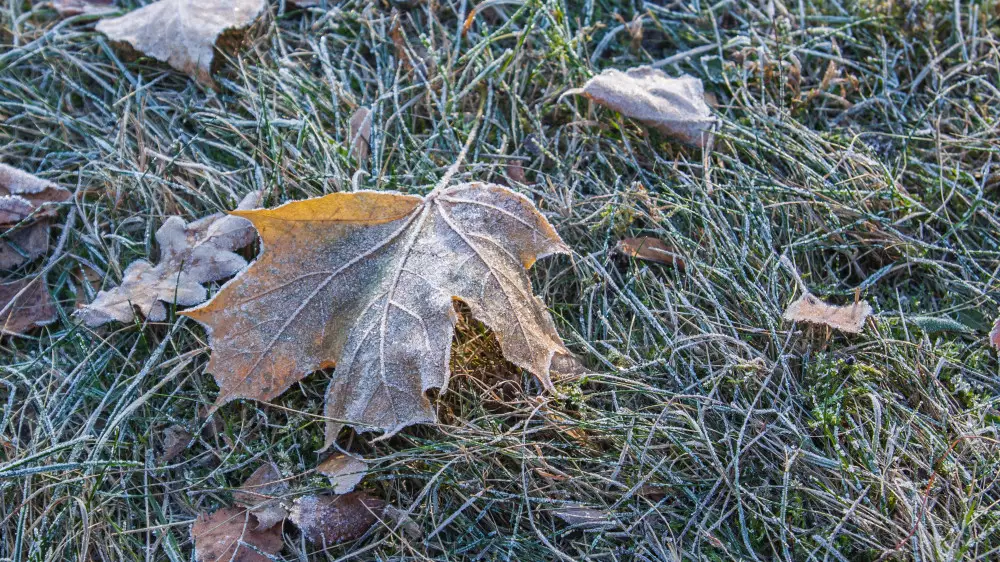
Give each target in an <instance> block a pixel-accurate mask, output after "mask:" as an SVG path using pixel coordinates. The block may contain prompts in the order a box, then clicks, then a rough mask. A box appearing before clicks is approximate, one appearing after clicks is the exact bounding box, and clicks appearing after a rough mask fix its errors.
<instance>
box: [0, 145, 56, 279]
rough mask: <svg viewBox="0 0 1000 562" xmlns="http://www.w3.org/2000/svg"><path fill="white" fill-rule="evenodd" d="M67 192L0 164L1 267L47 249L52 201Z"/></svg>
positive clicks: (53, 212)
mask: <svg viewBox="0 0 1000 562" xmlns="http://www.w3.org/2000/svg"><path fill="white" fill-rule="evenodd" d="M69 197H70V192H69V191H68V190H66V189H64V188H62V187H59V186H58V185H56V184H54V183H52V182H50V181H47V180H43V179H41V178H38V177H35V176H33V175H31V174H29V173H27V172H24V171H21V170H18V169H17V168H13V167H11V166H7V165H6V164H0V269H12V268H14V267H17V266H19V265H21V264H22V263H25V262H27V261H30V260H33V259H35V258H37V257H39V256H42V255H44V254H45V253H46V252H47V251H48V249H49V220H50V219H51V218H52V217H54V216H55V214H56V209H55V207H54V206H53V205H51V203H60V202H62V201H65V200H67V199H69Z"/></svg>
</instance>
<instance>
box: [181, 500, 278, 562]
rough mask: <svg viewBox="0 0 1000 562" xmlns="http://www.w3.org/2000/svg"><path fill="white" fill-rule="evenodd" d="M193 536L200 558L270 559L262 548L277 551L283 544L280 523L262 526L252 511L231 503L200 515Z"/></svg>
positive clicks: (230, 561)
mask: <svg viewBox="0 0 1000 562" xmlns="http://www.w3.org/2000/svg"><path fill="white" fill-rule="evenodd" d="M191 536H192V538H193V539H194V552H195V557H196V558H197V559H198V562H270V560H271V558H268V557H267V556H265V555H263V554H261V553H260V552H264V553H267V554H270V555H274V554H277V553H278V552H280V551H281V546H282V540H281V526H280V525H275V526H273V527H271V528H269V529H264V530H259V529H258V524H257V518H256V517H254V515H253V514H252V513H249V512H247V511H246V510H243V509H236V508H232V507H225V508H222V509H220V510H218V511H216V512H214V513H212V514H210V515H205V514H201V515H199V516H198V518H197V519H196V520H195V522H194V527H193V528H192V529H191ZM251 547H252V548H251ZM255 549H256V550H255ZM257 550H259V551H260V552H257Z"/></svg>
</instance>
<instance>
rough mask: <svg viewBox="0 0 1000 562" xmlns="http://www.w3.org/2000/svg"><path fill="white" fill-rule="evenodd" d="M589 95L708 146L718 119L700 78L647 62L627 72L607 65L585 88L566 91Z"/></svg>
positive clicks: (683, 137)
mask: <svg viewBox="0 0 1000 562" xmlns="http://www.w3.org/2000/svg"><path fill="white" fill-rule="evenodd" d="M569 94H582V95H584V96H586V97H587V98H589V99H591V100H593V101H595V102H597V103H599V104H601V105H603V106H605V107H607V108H609V109H612V110H614V111H617V112H619V113H621V114H622V115H625V116H627V117H632V118H634V119H637V120H639V121H642V122H643V123H645V124H647V125H649V126H651V127H654V128H656V129H659V130H660V131H662V132H663V133H664V134H666V135H670V136H672V137H674V138H676V139H678V140H680V141H683V142H686V143H689V144H693V145H696V146H705V145H706V144H707V142H708V139H709V138H710V137H711V134H712V128H713V126H714V125H715V123H716V120H715V118H714V117H712V111H711V110H710V109H709V108H708V105H707V104H706V103H705V90H704V88H703V86H702V83H701V80H699V79H697V78H694V77H691V76H687V75H684V76H681V77H680V78H671V77H669V76H667V75H666V74H665V73H664V72H663V71H661V70H659V69H655V68H651V67H648V66H640V67H638V68H630V69H628V70H626V71H625V72H622V71H620V70H617V69H613V68H611V69H608V70H605V71H604V72H602V73H600V74H598V75H597V76H594V77H593V78H591V79H590V80H588V81H587V83H586V84H584V85H583V87H582V88H577V89H573V90H569V91H568V92H566V93H565V94H563V95H564V96H565V95H569Z"/></svg>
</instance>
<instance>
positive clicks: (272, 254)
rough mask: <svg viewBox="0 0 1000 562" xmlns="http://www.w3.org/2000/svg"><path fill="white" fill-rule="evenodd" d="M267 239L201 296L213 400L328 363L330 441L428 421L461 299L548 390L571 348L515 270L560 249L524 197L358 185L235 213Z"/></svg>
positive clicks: (490, 190)
mask: <svg viewBox="0 0 1000 562" xmlns="http://www.w3.org/2000/svg"><path fill="white" fill-rule="evenodd" d="M234 214H236V215H238V216H242V217H246V218H248V219H250V220H251V221H252V222H253V224H254V226H255V227H256V228H257V230H258V232H259V233H260V236H261V239H262V241H263V247H264V251H263V253H262V254H261V256H260V257H259V258H258V260H257V261H256V262H254V263H253V264H252V265H251V266H250V267H249V268H248V269H247V270H246V271H245V272H243V273H242V274H241V275H239V276H237V277H236V278H234V279H233V280H231V281H230V282H228V283H227V284H226V285H225V286H224V287H223V288H222V289H221V290H220V292H219V293H218V294H217V295H216V296H215V297H214V298H213V299H212V300H211V301H209V302H208V303H205V304H204V305H202V306H200V307H197V308H194V309H191V310H188V311H186V312H184V314H185V315H187V316H190V317H192V318H194V319H195V320H197V321H199V322H201V323H202V324H204V325H205V326H206V328H207V330H208V332H209V337H210V344H211V347H212V355H211V359H210V360H209V364H208V371H209V372H210V373H212V374H213V375H215V379H216V381H217V382H218V384H219V386H220V391H219V396H218V398H217V400H216V403H215V404H216V407H218V406H221V405H223V404H225V403H227V402H229V401H232V400H235V399H237V398H251V399H255V400H264V401H266V400H270V399H272V398H275V397H277V396H278V395H280V394H281V393H282V392H284V390H285V389H287V388H288V387H289V386H290V385H292V384H294V383H295V382H297V381H299V380H301V379H302V378H303V377H304V376H305V375H307V374H309V373H310V372H312V371H315V370H318V369H323V368H326V367H331V366H334V365H336V370H335V371H334V373H333V376H332V378H331V381H330V386H329V390H328V391H327V397H326V409H325V414H326V416H327V417H328V418H331V419H332V420H336V421H330V422H328V423H327V446H329V445H330V443H331V442H332V440H333V439H335V438H336V435H337V433H338V431H339V430H340V428H341V427H342V423H346V424H349V425H352V426H354V427H355V428H356V429H358V430H359V431H372V430H382V431H385V432H387V433H388V434H390V435H391V434H393V433H395V432H397V431H399V430H400V429H402V428H403V427H405V426H407V425H410V424H414V423H421V422H432V421H434V420H435V416H434V411H433V409H432V408H431V404H430V401H429V400H428V399H427V397H426V396H425V394H424V393H425V391H427V390H428V389H432V388H440V389H442V391H443V390H445V389H446V388H447V384H448V375H449V370H448V362H449V355H450V351H451V339H452V335H453V334H454V327H455V322H456V313H455V310H454V303H453V299H460V300H462V301H463V302H464V303H465V304H466V305H467V306H468V307H469V309H470V310H471V311H472V315H473V316H474V317H475V318H477V319H479V320H480V321H482V322H483V323H484V324H486V325H487V326H488V327H490V328H491V329H492V330H493V331H494V332H495V333H496V335H497V337H498V339H499V340H500V343H501V349H502V351H503V354H504V355H505V356H506V357H507V359H508V360H510V361H511V362H513V363H514V364H516V365H518V366H520V367H522V368H524V369H526V370H528V371H530V372H531V373H533V374H534V375H535V376H536V377H537V378H538V379H539V380H540V381H541V383H542V385H543V386H544V387H545V388H546V389H552V388H553V384H552V382H551V380H550V377H549V368H550V365H551V364H552V361H553V356H555V355H556V354H560V355H568V351H567V350H566V348H565V347H564V346H563V343H562V340H561V339H560V338H559V335H558V334H557V333H556V330H555V327H554V325H553V322H552V319H551V317H550V316H549V313H548V311H547V310H546V308H545V305H544V304H543V303H542V301H541V300H540V299H539V298H538V297H536V296H535V295H534V294H533V293H532V290H531V282H530V280H529V278H528V276H527V275H526V272H525V269H526V268H529V267H531V265H532V264H534V262H535V260H536V259H538V258H540V257H543V256H547V255H550V254H554V253H565V252H568V248H567V247H566V245H565V244H564V243H563V242H562V240H561V239H560V238H559V235H558V234H556V232H555V230H554V229H553V228H552V226H551V225H550V224H549V223H548V221H547V220H546V219H545V218H544V217H543V216H542V215H541V213H539V212H538V210H537V209H536V208H535V206H534V205H533V204H532V203H531V202H530V201H529V200H528V199H527V198H525V197H524V196H522V195H519V194H516V193H514V192H513V191H510V190H509V189H507V188H505V187H501V186H497V185H490V184H482V183H468V184H462V185H457V186H454V187H450V188H447V189H443V190H435V191H434V192H432V193H431V194H429V195H428V196H427V197H425V198H421V197H417V196H412V195H403V194H398V193H384V192H371V191H359V192H355V193H334V194H330V195H326V196H324V197H319V198H314V199H307V200H304V201H297V202H293V203H288V204H285V205H282V206H281V207H278V208H276V209H271V210H258V211H238V212H236V213H234Z"/></svg>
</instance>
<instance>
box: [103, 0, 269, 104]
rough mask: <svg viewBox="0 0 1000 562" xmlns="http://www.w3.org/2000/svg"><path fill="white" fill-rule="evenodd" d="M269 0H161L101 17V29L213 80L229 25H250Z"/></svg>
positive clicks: (183, 69)
mask: <svg viewBox="0 0 1000 562" xmlns="http://www.w3.org/2000/svg"><path fill="white" fill-rule="evenodd" d="M266 7H267V1H266V0H159V2H154V3H152V4H149V5H147V6H144V7H142V8H139V9H138V10H135V11H132V12H129V13H128V14H125V15H124V16H121V17H117V18H111V19H105V20H101V21H100V22H98V23H97V27H96V29H97V31H100V32H101V33H103V34H105V35H107V36H108V38H109V39H111V40H112V41H116V42H119V43H127V44H128V45H130V46H131V47H132V48H133V49H135V50H136V51H139V52H140V53H143V54H145V55H146V56H149V57H152V58H154V59H156V60H158V61H162V62H165V63H167V64H169V65H170V66H172V67H174V68H175V69H177V70H179V71H181V72H184V73H186V74H190V75H191V76H194V77H195V78H196V79H197V80H198V81H199V82H201V83H203V84H211V83H212V62H213V60H214V59H215V49H216V43H218V42H219V39H220V37H224V36H226V35H228V34H225V33H224V32H226V31H235V30H240V29H243V28H246V27H248V26H249V25H250V24H251V23H253V22H254V20H256V19H257V17H258V16H259V15H260V14H261V12H263V11H264V9H265V8H266Z"/></svg>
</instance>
